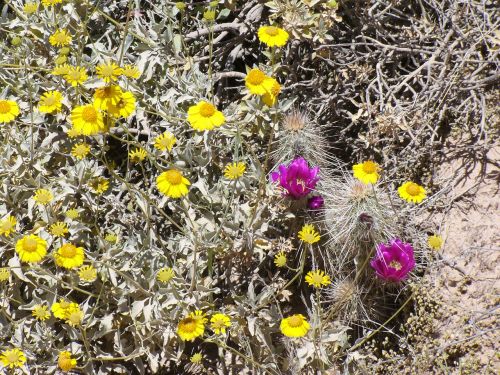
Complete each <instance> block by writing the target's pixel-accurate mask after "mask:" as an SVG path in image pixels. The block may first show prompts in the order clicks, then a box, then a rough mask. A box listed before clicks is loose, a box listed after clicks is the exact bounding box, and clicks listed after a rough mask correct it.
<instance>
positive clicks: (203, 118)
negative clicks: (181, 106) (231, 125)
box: [187, 100, 226, 131]
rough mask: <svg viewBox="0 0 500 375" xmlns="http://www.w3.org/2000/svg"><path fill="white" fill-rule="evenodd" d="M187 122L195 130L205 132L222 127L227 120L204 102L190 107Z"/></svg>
mask: <svg viewBox="0 0 500 375" xmlns="http://www.w3.org/2000/svg"><path fill="white" fill-rule="evenodd" d="M187 120H188V122H189V124H190V125H191V127H192V128H193V129H195V130H198V131H203V130H212V129H213V128H215V127H219V126H221V125H222V124H224V122H225V121H226V118H225V117H224V115H223V114H222V112H221V111H218V110H217V108H215V107H214V106H213V105H212V104H210V103H208V102H205V101H203V100H202V101H201V102H199V103H198V104H196V105H194V106H191V107H189V109H188V117H187Z"/></svg>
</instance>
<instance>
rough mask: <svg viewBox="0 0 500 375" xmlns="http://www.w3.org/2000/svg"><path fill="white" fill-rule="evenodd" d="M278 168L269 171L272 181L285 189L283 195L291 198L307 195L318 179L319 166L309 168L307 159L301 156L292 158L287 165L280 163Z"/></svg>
mask: <svg viewBox="0 0 500 375" xmlns="http://www.w3.org/2000/svg"><path fill="white" fill-rule="evenodd" d="M278 170H279V171H277V172H273V173H271V179H272V181H273V182H276V181H278V182H279V184H280V186H281V187H282V188H284V189H285V190H286V193H285V195H286V196H289V197H291V198H293V199H300V198H303V197H305V196H306V195H308V194H309V193H310V192H311V191H312V190H313V189H314V188H315V187H316V183H317V182H318V180H319V177H318V172H319V167H314V168H309V165H308V163H307V161H305V159H304V158H302V157H299V158H296V159H294V160H293V161H292V162H291V163H290V165H289V166H288V167H287V166H285V165H283V164H282V165H280V166H279V167H278Z"/></svg>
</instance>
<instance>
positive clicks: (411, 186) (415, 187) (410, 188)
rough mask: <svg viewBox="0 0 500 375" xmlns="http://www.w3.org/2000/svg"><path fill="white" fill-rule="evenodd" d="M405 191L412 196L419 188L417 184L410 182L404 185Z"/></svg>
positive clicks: (416, 193) (417, 192)
mask: <svg viewBox="0 0 500 375" xmlns="http://www.w3.org/2000/svg"><path fill="white" fill-rule="evenodd" d="M406 192H407V193H408V194H410V195H412V196H416V195H418V194H419V192H420V189H419V187H418V185H417V184H415V183H413V182H412V183H411V184H409V185H408V186H407V187H406Z"/></svg>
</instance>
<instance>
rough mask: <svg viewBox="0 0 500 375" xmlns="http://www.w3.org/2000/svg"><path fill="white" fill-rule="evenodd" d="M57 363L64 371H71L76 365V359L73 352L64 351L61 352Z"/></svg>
mask: <svg viewBox="0 0 500 375" xmlns="http://www.w3.org/2000/svg"><path fill="white" fill-rule="evenodd" d="M57 364H58V365H59V368H60V369H61V370H62V371H64V372H67V371H71V370H72V369H74V368H75V367H76V359H75V358H72V357H71V352H68V351H64V352H61V353H59V357H58V358H57Z"/></svg>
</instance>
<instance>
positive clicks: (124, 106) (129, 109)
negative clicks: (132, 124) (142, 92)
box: [108, 91, 135, 118]
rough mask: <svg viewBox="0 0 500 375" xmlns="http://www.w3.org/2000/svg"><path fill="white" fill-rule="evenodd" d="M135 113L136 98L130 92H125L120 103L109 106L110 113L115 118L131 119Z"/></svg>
mask: <svg viewBox="0 0 500 375" xmlns="http://www.w3.org/2000/svg"><path fill="white" fill-rule="evenodd" d="M134 111H135V96H134V94H132V93H131V92H130V91H125V92H124V93H123V94H122V96H121V98H120V101H119V102H118V103H116V104H111V103H109V104H108V113H109V114H111V115H113V116H115V117H123V118H127V117H129V116H130V115H131V114H132V113H133V112H134Z"/></svg>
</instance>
